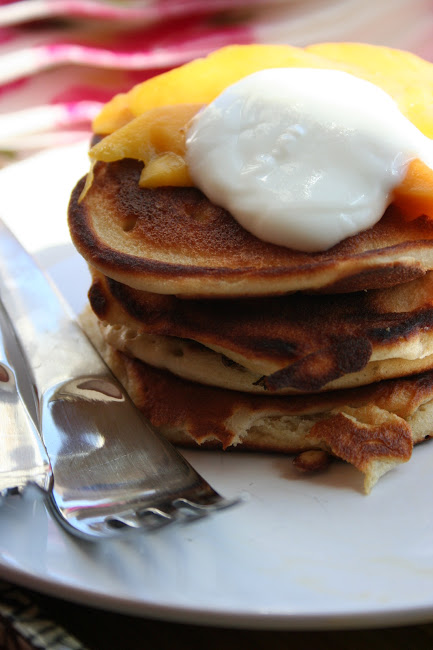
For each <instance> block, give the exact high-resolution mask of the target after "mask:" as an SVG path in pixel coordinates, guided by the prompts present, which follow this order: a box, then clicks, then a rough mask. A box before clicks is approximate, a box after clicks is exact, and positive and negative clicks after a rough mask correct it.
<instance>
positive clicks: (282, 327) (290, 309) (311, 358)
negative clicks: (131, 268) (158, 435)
mask: <svg viewBox="0 0 433 650" xmlns="http://www.w3.org/2000/svg"><path fill="white" fill-rule="evenodd" d="M89 300H90V304H91V306H92V308H93V311H94V312H95V314H96V315H97V316H98V318H100V319H101V320H104V321H107V322H109V323H111V324H122V325H126V326H127V327H130V328H132V329H136V330H137V331H142V332H146V333H150V334H158V335H163V336H172V337H179V338H184V339H192V340H194V341H198V342H199V343H202V344H203V345H205V346H208V347H211V348H212V349H217V350H222V351H223V352H224V354H226V355H227V356H229V357H230V355H233V356H234V358H236V359H239V357H242V360H243V361H244V363H246V364H247V365H251V366H254V367H255V368H257V369H258V370H262V371H263V373H264V374H266V375H268V376H267V377H264V379H263V385H264V386H265V387H266V388H267V389H268V390H279V389H282V388H287V387H291V388H294V389H296V390H300V391H304V392H311V391H317V390H320V389H322V388H323V387H324V386H326V384H328V383H329V382H332V381H333V380H335V379H337V378H338V377H341V376H343V375H345V374H348V373H355V372H357V371H359V370H361V369H362V368H364V367H365V366H366V364H367V363H368V362H369V361H370V359H371V358H372V355H373V353H374V355H375V358H379V359H380V358H387V356H388V357H389V356H391V357H392V356H393V357H398V356H399V357H402V358H405V355H406V358H409V359H410V358H416V356H417V354H419V345H420V343H421V344H422V345H424V348H425V354H427V350H428V351H429V352H430V353H431V354H433V272H429V273H427V274H426V275H425V276H423V277H422V278H420V279H418V280H414V281H412V282H410V283H405V284H403V285H398V286H397V287H393V288H389V289H382V290H372V291H368V292H364V291H363V292H358V293H351V294H339V295H338V294H337V295H305V294H299V293H298V294H292V295H290V296H282V297H274V298H255V299H243V300H220V301H215V300H200V301H196V300H183V299H178V298H176V297H174V296H162V295H157V294H151V293H148V292H143V291H139V290H137V289H132V288H131V287H128V286H126V285H124V284H121V283H119V282H117V281H115V280H112V279H110V278H108V277H106V276H104V275H102V274H100V273H99V272H95V271H94V272H93V283H92V286H91V288H90V291H89ZM414 346H417V347H416V351H415V352H414V351H413V348H414ZM430 348H431V350H430ZM408 372H409V373H410V366H407V367H405V368H404V374H407V373H408ZM412 372H413V371H412Z"/></svg>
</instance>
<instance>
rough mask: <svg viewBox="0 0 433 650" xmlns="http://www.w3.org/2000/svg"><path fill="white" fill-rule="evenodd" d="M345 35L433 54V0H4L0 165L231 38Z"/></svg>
mask: <svg viewBox="0 0 433 650" xmlns="http://www.w3.org/2000/svg"><path fill="white" fill-rule="evenodd" d="M343 40H346V41H362V42H367V43H373V44H379V45H387V46H391V47H396V48H402V49H407V50H410V51H412V52H415V53H416V54H419V55H421V56H423V57H424V58H427V59H430V60H433V45H432V43H433V0H381V1H378V0H363V2H360V1H359V0H130V1H129V2H128V1H123V2H122V1H120V0H118V1H114V0H14V1H11V0H6V1H5V0H3V1H2V0H0V165H1V166H4V165H5V164H7V163H9V162H11V161H13V160H16V159H19V158H22V157H24V156H28V155H30V154H32V153H33V152H35V151H39V150H41V149H44V148H49V147H55V146H62V145H67V144H69V143H74V142H76V141H78V140H80V139H84V138H88V136H89V133H90V124H91V120H92V118H93V117H94V116H95V115H96V114H97V113H98V111H99V110H100V108H101V106H102V104H104V103H105V102H106V101H108V100H109V99H110V98H111V97H112V96H113V95H114V94H116V93H118V92H123V91H126V90H128V89H129V88H130V87H131V86H132V85H134V84H136V83H138V82H140V81H143V80H145V79H147V78H148V77H150V76H153V75H155V74H158V73H161V72H164V71H165V70H169V69H170V68H172V67H174V66H177V65H180V64H182V63H185V62H187V61H189V60H191V59H193V58H195V57H199V56H204V55H206V54H207V53H209V52H211V51H212V50H215V49H217V48H219V47H222V46H224V45H228V44H233V43H236V44H244V43H288V44H291V45H300V46H302V45H307V44H310V43H314V42H322V41H343Z"/></svg>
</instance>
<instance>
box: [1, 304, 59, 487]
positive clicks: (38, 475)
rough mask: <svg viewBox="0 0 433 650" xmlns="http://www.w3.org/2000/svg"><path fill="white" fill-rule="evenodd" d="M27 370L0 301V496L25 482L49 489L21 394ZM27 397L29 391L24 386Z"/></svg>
mask: <svg viewBox="0 0 433 650" xmlns="http://www.w3.org/2000/svg"><path fill="white" fill-rule="evenodd" d="M27 373H28V368H27V367H26V363H25V360H24V358H23V356H22V352H21V350H20V346H19V343H18V341H17V340H16V337H15V334H14V331H13V328H12V326H11V323H10V322H9V318H8V316H7V314H6V312H5V311H4V308H3V305H2V304H1V303H0V496H1V497H5V496H8V495H9V494H15V493H22V492H23V490H24V489H25V488H26V487H27V485H29V484H34V485H36V486H37V487H39V488H41V489H43V490H50V488H51V482H52V472H51V465H50V461H49V459H48V456H47V452H46V450H45V447H44V445H43V443H42V440H41V438H40V436H39V432H38V430H37V428H36V426H35V423H34V421H33V419H32V417H31V415H30V413H29V410H28V408H27V403H26V402H25V400H24V398H23V397H22V396H23V395H24V394H25V393H26V389H27V386H28V383H27V381H25V380H24V379H23V380H22V383H21V379H20V377H24V376H25V375H27ZM27 393H28V400H29V401H30V400H31V393H30V392H29V391H28V390H27Z"/></svg>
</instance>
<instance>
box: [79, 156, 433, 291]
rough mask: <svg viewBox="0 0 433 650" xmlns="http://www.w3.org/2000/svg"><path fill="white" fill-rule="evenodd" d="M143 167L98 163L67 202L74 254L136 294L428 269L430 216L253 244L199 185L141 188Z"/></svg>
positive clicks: (386, 277)
mask: <svg viewBox="0 0 433 650" xmlns="http://www.w3.org/2000/svg"><path fill="white" fill-rule="evenodd" d="M141 169H142V163H140V162H138V161H133V160H130V159H124V160H121V161H118V162H115V163H98V164H97V165H96V166H95V169H94V180H93V183H92V186H91V188H90V189H89V191H88V193H87V194H86V196H85V198H84V199H83V201H82V202H81V203H79V202H78V199H79V197H80V193H81V191H82V189H83V185H84V179H82V180H81V181H80V182H79V183H78V185H77V186H76V188H75V189H74V191H73V193H72V197H71V201H70V206H69V227H70V232H71V237H72V240H73V243H74V244H75V246H76V248H77V249H78V251H79V252H80V254H81V255H82V256H83V257H84V258H85V259H86V260H87V261H88V262H89V263H90V264H92V266H94V267H95V268H97V269H98V270H100V271H101V272H102V273H104V274H105V275H107V276H108V277H110V278H112V279H114V280H117V281H118V282H121V283H123V284H126V285H129V286H131V287H133V288H136V289H140V290H143V291H150V292H155V293H162V294H176V295H179V296H188V297H243V296H265V295H279V294H284V293H289V292H294V291H323V292H326V293H345V292H353V291H360V290H363V289H371V288H384V287H389V286H393V285H396V284H400V283H403V282H408V281H410V280H413V279H415V278H417V277H420V276H422V275H424V274H425V273H426V271H427V270H430V269H433V221H432V220H429V219H427V218H425V217H420V218H418V219H415V220H414V221H410V222H407V221H405V220H404V219H403V218H402V216H401V214H400V213H399V211H398V210H397V208H395V207H394V206H390V207H389V208H388V210H387V211H386V213H385V215H384V216H383V217H382V219H381V220H380V221H379V222H378V223H377V224H376V225H375V226H373V227H372V228H370V229H368V230H366V231H364V232H361V233H359V234H358V235H355V236H353V237H349V238H347V239H346V240H344V241H343V242H341V243H339V244H337V245H336V246H334V247H332V248H331V249H329V250H327V251H324V252H319V253H303V252H300V251H295V250H291V249H289V248H285V247H280V246H275V245H273V244H269V243H267V242H264V241H261V240H260V239H258V238H256V237H254V236H253V235H251V234H250V233H248V232H247V231H246V230H244V229H243V228H242V227H241V226H240V225H239V224H238V223H237V221H236V220H235V219H234V218H233V217H232V216H231V215H230V214H229V212H227V211H226V210H224V209H222V208H220V207H218V206H216V205H214V204H212V203H211V202H210V201H209V200H208V199H207V198H206V197H205V196H204V195H203V194H202V193H201V192H200V191H199V190H197V189H195V188H183V187H160V188H156V189H143V188H140V187H139V185H138V181H139V177H140V172H141Z"/></svg>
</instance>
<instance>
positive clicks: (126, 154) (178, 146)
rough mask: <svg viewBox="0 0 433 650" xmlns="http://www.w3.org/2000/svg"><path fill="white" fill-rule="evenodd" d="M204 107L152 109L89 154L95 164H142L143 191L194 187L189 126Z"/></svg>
mask: <svg viewBox="0 0 433 650" xmlns="http://www.w3.org/2000/svg"><path fill="white" fill-rule="evenodd" d="M200 108H202V104H182V105H180V106H164V107H162V108H152V109H150V110H148V111H146V112H145V113H143V114H142V115H139V116H138V117H136V118H134V119H133V120H131V121H130V122H128V123H127V124H125V125H124V126H122V127H121V128H119V129H117V130H116V131H114V133H111V134H110V135H108V136H106V137H105V138H104V139H103V140H101V141H100V142H98V144H96V145H95V146H94V147H92V149H91V150H90V152H89V156H90V159H91V160H92V161H97V160H101V161H103V162H113V161H115V160H121V159H122V158H134V159H135V160H141V161H142V162H143V163H144V165H145V167H144V169H143V172H142V174H141V178H140V183H139V184H140V185H141V186H142V187H157V186H161V185H177V186H190V185H192V181H191V179H190V177H189V174H188V169H187V165H186V162H185V160H184V154H185V134H186V131H187V128H188V124H189V122H190V121H191V119H192V118H193V117H194V115H195V114H196V113H197V112H198V111H199V110H200Z"/></svg>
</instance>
